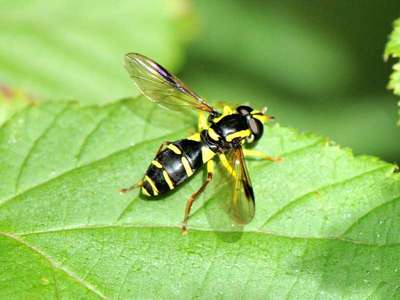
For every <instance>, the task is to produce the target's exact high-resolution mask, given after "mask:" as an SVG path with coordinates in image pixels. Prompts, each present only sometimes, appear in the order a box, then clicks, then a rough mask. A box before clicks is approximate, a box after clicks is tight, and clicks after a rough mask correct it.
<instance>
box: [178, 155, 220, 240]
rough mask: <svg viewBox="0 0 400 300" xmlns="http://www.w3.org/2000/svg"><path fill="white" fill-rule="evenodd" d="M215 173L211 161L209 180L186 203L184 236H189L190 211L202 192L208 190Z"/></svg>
mask: <svg viewBox="0 0 400 300" xmlns="http://www.w3.org/2000/svg"><path fill="white" fill-rule="evenodd" d="M213 172H214V162H213V161H212V160H209V161H208V162H207V179H206V181H204V182H203V184H202V185H201V187H200V188H199V189H198V190H197V191H196V192H194V193H193V194H192V195H191V196H190V197H189V199H188V201H187V203H186V209H185V216H184V218H183V222H182V234H187V223H188V221H189V215H190V210H191V209H192V205H193V203H194V201H196V200H197V198H198V197H199V196H200V194H201V193H202V192H204V190H205V189H206V188H207V186H208V184H209V183H210V182H211V180H212V177H213Z"/></svg>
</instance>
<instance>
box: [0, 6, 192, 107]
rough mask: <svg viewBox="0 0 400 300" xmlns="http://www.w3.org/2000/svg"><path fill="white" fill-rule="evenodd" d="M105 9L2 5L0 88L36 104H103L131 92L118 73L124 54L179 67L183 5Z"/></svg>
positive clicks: (185, 10)
mask: <svg viewBox="0 0 400 300" xmlns="http://www.w3.org/2000/svg"><path fill="white" fill-rule="evenodd" d="M110 4H111V3H110V2H109V1H101V2H98V1H92V0H90V1H77V0H73V1H69V0H68V1H66V0H62V1H30V2H26V1H2V2H1V9H0V28H1V30H0V45H2V46H1V47H0V65H1V73H0V83H3V84H7V85H10V86H14V87H17V88H19V89H23V90H26V91H29V92H30V93H32V94H33V95H34V96H36V98H40V99H43V98H53V99H59V98H62V99H71V98H73V99H80V101H81V102H82V101H83V102H102V103H104V102H106V101H109V100H112V99H115V98H116V97H125V96H126V95H132V94H134V92H135V90H134V89H133V88H132V85H130V84H129V79H128V78H127V76H126V74H125V71H124V69H123V68H121V65H122V61H123V55H124V54H125V53H127V52H132V51H136V52H142V53H146V54H147V55H149V56H151V57H154V58H157V59H158V60H160V61H161V62H163V64H165V65H167V66H168V67H170V68H173V67H175V66H177V65H179V64H180V63H181V60H182V47H183V45H184V43H185V41H186V39H187V37H188V35H187V34H186V33H187V32H188V31H189V30H190V26H187V25H189V23H188V22H189V17H190V16H189V13H190V12H189V7H188V5H187V1H185V0H174V1H162V0H157V1H152V5H148V1H144V0H134V1H127V0H123V1H117V2H115V3H112V5H110ZM154 12H157V13H156V14H155V13H154ZM183 25H185V26H183Z"/></svg>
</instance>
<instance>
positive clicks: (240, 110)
mask: <svg viewBox="0 0 400 300" xmlns="http://www.w3.org/2000/svg"><path fill="white" fill-rule="evenodd" d="M236 111H237V112H238V113H239V114H242V115H244V116H245V115H248V114H250V112H252V111H253V109H252V108H251V107H249V106H245V105H241V106H238V107H237V108H236Z"/></svg>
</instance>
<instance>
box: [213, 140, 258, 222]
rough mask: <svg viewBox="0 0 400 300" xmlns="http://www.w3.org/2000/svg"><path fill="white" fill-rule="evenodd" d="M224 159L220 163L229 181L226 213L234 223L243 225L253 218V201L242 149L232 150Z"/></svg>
mask: <svg viewBox="0 0 400 300" xmlns="http://www.w3.org/2000/svg"><path fill="white" fill-rule="evenodd" d="M225 157H226V160H225V162H223V161H221V162H222V164H223V166H224V167H225V168H226V169H227V173H228V174H229V175H228V176H229V180H230V181H231V182H230V187H229V188H230V189H229V191H230V192H229V193H228V195H229V197H230V201H229V202H228V203H229V204H228V208H227V211H228V213H229V215H230V217H231V218H232V220H233V221H234V222H235V223H238V224H243V225H244V224H247V223H249V222H250V221H251V220H252V219H253V218H254V214H255V200H254V192H253V187H252V185H251V180H250V176H249V173H248V171H247V167H246V162H245V160H244V156H243V150H242V147H238V148H235V149H233V150H232V151H230V152H228V153H227V154H226V155H225ZM222 160H224V159H223V158H222Z"/></svg>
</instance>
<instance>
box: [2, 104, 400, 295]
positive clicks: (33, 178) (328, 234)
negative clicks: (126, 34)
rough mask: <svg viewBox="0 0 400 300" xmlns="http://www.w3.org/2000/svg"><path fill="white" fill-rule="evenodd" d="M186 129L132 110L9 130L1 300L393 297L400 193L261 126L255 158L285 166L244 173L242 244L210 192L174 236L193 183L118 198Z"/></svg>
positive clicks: (68, 114)
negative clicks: (247, 186)
mask: <svg viewBox="0 0 400 300" xmlns="http://www.w3.org/2000/svg"><path fill="white" fill-rule="evenodd" d="M190 120H192V121H190ZM194 121H195V119H194V118H193V119H191V117H190V116H182V115H180V114H176V113H172V112H167V111H165V110H162V109H159V108H157V107H156V106H155V105H153V104H152V103H149V102H148V101H147V100H144V99H143V98H136V99H127V100H122V101H118V102H115V103H112V104H108V105H105V106H102V107H100V106H91V107H81V106H79V105H76V104H71V103H65V102H57V103H49V102H47V103H42V104H39V105H35V106H28V107H26V108H25V109H23V110H21V111H20V112H18V113H17V114H16V115H14V116H13V117H12V118H11V119H10V120H9V121H8V122H6V123H5V124H4V125H3V127H2V128H1V129H0V165H1V166H2V167H1V169H0V178H1V179H2V180H1V182H0V268H1V269H2V270H1V274H2V276H1V278H0V298H2V299H7V298H10V297H12V298H14V299H26V298H29V299H32V298H41V299H46V298H55V297H58V298H85V299H91V298H93V299H95V298H97V299H98V298H100V299H102V298H103V299H104V298H112V299H118V298H123V299H131V298H134V297H135V296H136V297H138V296H139V295H140V297H141V298H171V297H174V298H180V299H187V298H195V297H197V298H204V299H206V298H210V297H215V296H220V297H221V298H244V297H245V298H266V297H267V298H289V299H298V298H320V299H326V298H351V299H365V298H379V299H390V298H392V299H395V298H396V297H397V295H398V293H399V291H400V284H399V282H400V281H399V279H400V265H399V264H398V262H399V260H400V251H399V237H400V235H399V231H400V219H399V217H398V216H399V215H400V205H399V203H400V202H399V200H400V182H399V176H398V174H394V173H393V170H394V166H393V165H391V164H389V163H386V162H383V161H380V160H378V159H376V158H374V157H366V156H362V157H354V156H353V155H352V154H351V152H350V151H349V150H346V149H340V148H339V147H338V146H336V145H334V144H332V143H330V142H328V141H327V140H326V139H323V138H320V137H318V136H313V135H308V134H299V133H297V132H295V131H294V130H291V129H287V128H283V127H280V126H279V125H273V126H268V127H267V128H266V131H265V136H264V138H263V139H262V140H261V141H260V143H259V144H258V145H257V148H258V149H260V150H263V151H265V152H266V153H269V154H271V155H282V156H283V157H284V161H283V162H281V163H270V162H262V161H249V171H250V173H251V174H252V179H253V183H254V188H255V193H256V199H257V213H256V217H255V219H254V221H253V222H252V223H251V224H249V225H248V226H246V227H245V228H244V230H243V231H240V230H239V231H238V230H237V228H227V227H224V226H223V222H222V220H223V218H224V213H223V211H222V210H221V209H220V207H219V204H220V203H221V199H218V196H217V195H218V188H219V184H214V185H212V186H211V187H210V190H208V192H207V194H205V195H204V196H203V197H202V198H201V199H200V200H199V202H198V203H196V205H195V208H194V212H193V214H192V218H191V221H190V232H189V235H188V236H182V235H181V234H180V230H179V226H180V222H181V219H182V215H183V208H184V206H185V201H186V199H187V197H188V195H190V193H192V192H193V191H194V190H195V189H196V188H197V187H198V186H199V185H200V183H201V181H202V175H201V174H197V175H196V176H194V177H193V178H192V179H191V180H190V181H189V182H188V183H186V184H184V185H183V186H182V187H181V188H179V189H177V190H176V191H175V192H174V193H172V194H171V195H169V196H168V197H165V198H163V199H161V200H159V201H144V200H143V199H141V198H140V197H138V191H135V192H132V193H130V194H126V195H120V194H119V193H118V192H117V189H118V188H120V187H123V186H126V185H129V184H131V183H132V182H135V181H137V180H138V179H140V178H141V176H142V175H143V173H144V171H145V169H146V167H147V166H148V164H149V162H150V161H151V159H152V158H153V155H154V153H155V151H156V149H157V148H158V146H159V144H160V143H161V142H162V141H164V140H173V139H177V138H182V137H184V136H186V135H187V134H188V130H190V128H191V127H192V126H189V125H190V124H192V125H193V126H194ZM166 124H173V125H174V126H165V125H166ZM188 124H189V125H188ZM188 126H189V128H188ZM216 183H218V180H217V181H216Z"/></svg>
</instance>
